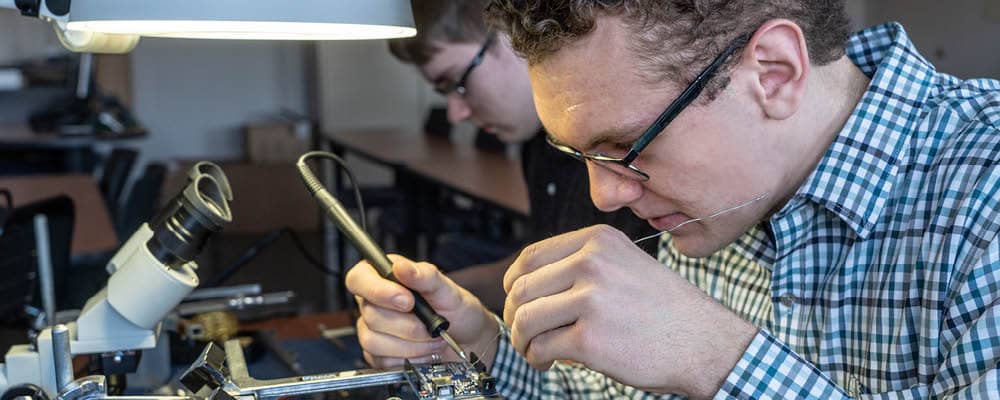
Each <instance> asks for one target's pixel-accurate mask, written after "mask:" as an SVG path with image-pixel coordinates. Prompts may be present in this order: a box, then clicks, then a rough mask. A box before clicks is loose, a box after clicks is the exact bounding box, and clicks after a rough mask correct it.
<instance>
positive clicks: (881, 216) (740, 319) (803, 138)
mask: <svg viewBox="0 0 1000 400" xmlns="http://www.w3.org/2000/svg"><path fill="white" fill-rule="evenodd" d="M487 15H488V18H489V19H490V20H491V21H493V23H494V24H495V25H496V26H497V27H499V28H500V29H501V30H503V31H505V32H507V33H508V34H509V35H510V37H511V42H512V44H513V48H514V49H515V50H517V51H518V52H519V53H520V54H522V55H523V56H524V57H525V58H526V59H527V60H528V65H529V68H528V69H529V74H530V76H531V83H532V88H533V90H534V98H535V105H536V108H537V110H538V115H539V117H540V118H541V121H542V123H543V125H544V126H545V127H546V129H547V131H548V132H549V136H550V137H549V139H550V142H551V143H552V145H553V146H554V147H555V148H557V149H560V150H561V151H563V152H566V153H568V154H572V155H574V156H575V157H577V158H579V159H581V160H583V161H585V162H586V164H587V167H588V171H589V175H590V188H591V190H590V194H591V198H592V200H593V202H594V204H595V205H596V206H597V207H598V208H600V209H602V210H609V211H610V210H616V209H619V208H623V207H628V208H630V209H632V211H633V212H635V213H636V214H638V215H640V216H641V217H643V218H645V219H646V220H647V221H648V222H649V223H650V224H651V225H652V226H654V227H655V228H657V229H660V230H665V231H667V230H669V231H671V233H670V234H669V235H664V236H663V237H662V238H661V252H660V259H659V260H654V259H652V258H650V257H648V256H647V255H645V254H644V253H643V252H641V251H638V250H637V249H636V248H635V246H634V245H633V244H632V242H631V241H630V240H629V238H627V237H625V235H622V234H621V233H620V232H618V231H616V230H614V229H611V228H608V227H605V226H597V227H590V228H585V229H581V230H578V231H575V232H571V233H568V234H564V235H560V236H557V237H554V238H550V239H547V240H544V241H541V242H538V243H535V244H533V245H532V246H529V247H527V248H526V249H525V250H524V251H522V253H521V255H520V256H519V257H518V259H517V260H516V261H515V262H514V264H513V265H512V266H511V268H510V270H509V271H508V272H507V274H506V276H505V279H504V288H505V289H506V290H507V291H508V298H507V303H506V308H505V311H504V316H503V321H494V317H493V316H491V315H490V314H488V313H487V312H485V311H484V309H483V308H482V307H481V306H479V305H478V303H477V302H476V300H475V299H474V298H472V297H471V296H470V295H469V294H468V293H467V292H464V291H462V290H460V289H458V288H457V287H456V286H455V285H454V284H453V283H451V282H450V281H448V280H447V279H442V278H441V277H440V275H439V274H438V273H437V272H436V270H435V269H434V268H433V266H430V265H427V264H423V263H414V262H410V261H408V260H405V259H401V258H397V259H396V260H397V263H396V265H395V271H396V274H397V276H398V277H399V279H400V281H401V282H402V283H403V284H405V285H407V286H409V287H412V288H414V289H415V290H417V291H419V292H421V293H422V294H423V295H424V297H425V298H427V299H428V301H430V303H431V305H432V306H433V307H435V308H436V309H438V310H439V311H440V312H441V313H442V314H443V315H445V316H446V317H448V318H450V319H451V321H452V332H451V333H452V334H453V337H455V338H456V339H457V340H459V341H460V342H461V343H462V344H463V345H464V346H466V348H468V349H472V350H479V351H483V350H482V349H486V357H487V360H489V361H491V363H490V365H491V367H492V374H493V375H494V376H496V377H497V379H498V387H499V388H500V390H501V392H502V393H503V394H504V395H506V396H507V397H510V398H518V399H520V398H621V397H627V398H646V397H655V396H657V395H663V396H664V397H669V395H667V394H678V395H683V396H688V397H694V398H709V397H715V398H739V399H750V398H778V399H789V398H821V399H828V398H850V397H862V398H972V399H974V398H995V397H996V396H997V393H1000V330H998V328H997V327H998V326H1000V306H998V304H1000V290H998V288H1000V237H998V236H997V233H998V231H1000V203H998V202H997V201H996V199H997V198H998V196H1000V163H998V160H1000V128H998V127H1000V82H997V81H994V80H986V79H981V80H967V81H963V80H960V79H958V78H955V77H953V76H949V75H946V74H943V73H939V72H937V71H936V70H935V69H934V67H933V66H932V65H930V63H929V62H928V61H927V60H926V59H924V58H923V57H922V56H920V54H919V53H918V52H917V50H916V49H915V47H914V46H913V44H912V43H911V42H910V40H909V38H908V37H907V35H906V32H905V31H904V30H903V27H902V26H900V25H898V24H895V23H889V24H885V25H881V26H876V27H873V28H870V29H867V30H864V31H862V32H859V33H856V34H854V35H849V34H848V30H847V25H848V23H847V18H846V17H845V13H844V4H843V2H842V1H836V0H812V1H806V0H758V1H749V0H730V1H722V0H589V1H588V0H573V1H548V0H493V1H492V2H491V4H490V6H489V7H488V8H487ZM726 249H735V250H734V251H738V252H740V253H742V254H744V255H745V256H747V257H749V258H751V259H753V260H754V261H755V263H756V264H759V265H762V266H764V268H765V273H766V279H764V280H763V282H764V283H765V284H760V283H761V282H762V280H761V277H760V274H758V273H749V274H748V273H747V271H746V270H744V269H742V268H732V267H731V266H730V265H725V264H713V263H705V264H691V263H689V262H688V260H689V258H692V257H693V258H703V257H709V258H711V257H714V254H717V252H718V251H727V250H726ZM692 265H695V266H694V267H692ZM664 266H666V268H664ZM348 285H349V287H350V288H351V290H353V291H354V292H355V293H357V294H358V295H359V296H360V297H362V298H364V300H365V308H364V309H363V310H362V311H363V317H362V320H361V322H359V327H360V326H364V329H365V332H368V333H369V334H366V337H365V338H363V343H364V345H365V349H366V351H368V352H370V353H372V354H379V355H380V357H381V360H382V361H383V362H384V363H389V362H393V361H394V360H397V359H398V358H399V357H422V356H427V355H429V354H434V353H442V354H444V353H445V351H446V350H445V349H446V347H445V346H444V345H442V344H441V343H440V342H439V341H438V340H431V339H430V338H428V337H427V335H426V334H424V333H422V330H421V329H417V328H418V327H419V325H418V323H417V322H415V319H414V318H412V317H410V316H408V315H405V314H403V313H402V312H403V311H406V310H408V307H410V306H411V304H412V299H411V298H409V297H407V295H406V292H404V291H403V289H402V288H401V287H400V286H398V285H394V284H389V283H385V282H384V281H381V280H379V278H378V276H377V275H376V274H374V272H372V271H371V269H370V268H355V270H354V271H352V274H351V276H349V283H348ZM397 300H398V301H400V302H399V303H395V302H394V301H397ZM498 322H499V323H498ZM498 325H499V328H498ZM498 330H499V333H498ZM496 336H499V340H498V343H499V344H498V345H492V344H491V343H492V340H493V338H494V337H496ZM532 367H533V368H532Z"/></svg>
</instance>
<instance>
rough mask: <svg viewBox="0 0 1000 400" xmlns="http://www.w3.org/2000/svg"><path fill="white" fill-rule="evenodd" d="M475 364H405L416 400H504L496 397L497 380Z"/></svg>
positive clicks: (480, 365)
mask: <svg viewBox="0 0 1000 400" xmlns="http://www.w3.org/2000/svg"><path fill="white" fill-rule="evenodd" d="M474 363H475V366H474V365H473V364H471V363H443V364H422V365H416V366H414V365H413V364H410V363H409V362H407V363H406V371H407V380H408V381H409V383H410V388H411V389H412V390H413V392H414V394H415V395H416V397H417V399H419V400H479V399H503V397H501V396H500V394H498V393H497V390H496V380H495V379H494V378H493V377H492V376H490V375H489V374H487V373H486V372H485V368H483V367H482V364H481V363H479V362H475V361H474Z"/></svg>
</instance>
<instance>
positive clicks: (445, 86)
mask: <svg viewBox="0 0 1000 400" xmlns="http://www.w3.org/2000/svg"><path fill="white" fill-rule="evenodd" d="M494 37H496V36H495V35H493V34H489V35H487V37H486V40H485V41H483V46H482V47H480V48H479V52H477V53H476V56H475V57H473V58H472V61H469V66H468V67H466V68H465V72H462V75H461V77H459V78H458V80H457V81H455V82H449V81H447V80H444V81H441V82H439V83H437V84H435V85H434V91H436V92H438V93H440V94H441V95H442V96H447V95H449V94H451V93H452V92H454V93H458V94H459V95H462V96H465V95H466V93H468V92H469V90H468V89H466V87H465V84H466V82H467V81H468V80H469V75H470V74H472V70H474V69H476V67H478V66H479V64H482V63H483V58H485V56H486V50H488V49H489V48H490V45H491V44H492V43H493V38H494Z"/></svg>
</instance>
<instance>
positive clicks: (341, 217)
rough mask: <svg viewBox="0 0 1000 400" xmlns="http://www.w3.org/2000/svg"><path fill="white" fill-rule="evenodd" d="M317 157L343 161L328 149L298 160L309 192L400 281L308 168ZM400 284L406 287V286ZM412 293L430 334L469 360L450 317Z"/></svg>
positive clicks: (380, 267)
mask: <svg viewBox="0 0 1000 400" xmlns="http://www.w3.org/2000/svg"><path fill="white" fill-rule="evenodd" d="M314 157H322V158H328V159H332V160H334V161H336V162H339V163H341V164H343V161H342V160H340V158H339V157H337V156H336V155H335V154H332V153H329V152H325V151H313V152H309V153H306V154H304V155H302V157H300V158H299V161H298V162H297V163H296V166H297V167H298V168H299V174H300V175H301V176H302V180H303V181H304V182H305V184H306V187H308V188H309V192H310V193H312V195H313V197H315V198H316V200H317V201H319V203H320V204H321V205H322V206H323V210H325V211H326V214H327V215H328V216H329V217H330V218H331V219H332V220H333V222H334V224H336V225H337V228H338V229H340V231H341V232H342V233H343V234H344V235H345V236H347V239H348V240H350V241H351V243H352V244H354V247H356V248H357V249H358V251H359V252H360V253H361V255H362V256H363V257H364V258H365V260H368V262H369V263H371V264H372V266H374V267H375V270H376V271H378V273H379V274H380V275H382V277H383V278H385V279H388V280H390V281H392V282H396V283H399V281H398V280H397V279H396V276H395V275H393V273H392V261H390V260H389V257H387V256H386V255H385V252H384V251H382V249H381V248H380V247H379V246H378V244H376V243H375V241H374V240H372V238H371V236H369V235H368V233H367V232H365V230H364V229H362V228H361V227H360V226H358V224H357V223H356V222H355V221H354V219H353V218H351V215H350V214H348V212H347V210H346V209H344V206H343V205H341V204H340V202H339V201H337V199H336V198H334V197H333V196H332V195H330V193H329V192H328V191H327V190H326V188H325V187H324V186H323V184H322V183H320V181H319V179H317V178H316V176H315V175H314V174H313V173H312V171H311V170H310V169H309V166H308V165H306V161H307V160H309V159H310V158H314ZM359 204H360V203H359ZM400 285H401V286H404V287H405V285H402V284H400ZM410 293H412V294H413V298H414V300H415V301H414V305H413V313H414V314H416V315H417V318H419V319H420V321H421V322H423V324H424V326H425V327H427V332H428V333H429V334H430V335H431V337H435V338H436V337H441V338H442V339H444V341H445V342H447V343H448V346H450V347H451V349H452V350H454V351H455V353H456V354H458V356H459V357H460V358H461V359H462V360H464V361H466V362H468V361H469V359H468V357H467V356H466V354H465V351H463V350H462V348H461V347H460V346H459V345H458V343H456V342H455V340H454V339H452V338H451V336H450V335H448V332H447V331H448V327H449V325H450V323H449V322H448V320H447V319H445V318H444V317H442V316H441V315H440V314H438V313H437V312H436V311H434V309H433V308H431V306H430V304H428V303H427V300H425V299H424V298H423V297H422V296H420V294H419V293H417V292H416V291H414V290H412V289H410Z"/></svg>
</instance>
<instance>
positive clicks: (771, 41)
mask: <svg viewBox="0 0 1000 400" xmlns="http://www.w3.org/2000/svg"><path fill="white" fill-rule="evenodd" d="M742 64H743V66H744V67H747V68H749V70H750V71H751V73H752V74H753V79H752V82H751V94H752V95H753V96H754V98H755V99H756V101H757V103H758V104H759V105H760V108H761V110H762V111H763V112H764V115H766V116H767V117H768V118H771V119H777V120H782V119H786V118H789V117H791V116H792V115H794V114H795V112H796V111H797V110H798V109H799V106H800V105H801V103H802V99H803V98H804V97H805V91H806V78H807V77H808V75H809V70H810V69H809V51H808V49H807V47H806V39H805V35H804V34H803V33H802V29H801V28H799V26H798V25H796V24H795V23H794V22H792V21H789V20H786V19H775V20H770V21H767V22H766V23H764V25H762V26H761V27H760V28H759V29H757V32H756V33H754V35H753V37H751V38H750V41H749V42H748V43H747V46H746V48H745V49H744V51H743V60H742Z"/></svg>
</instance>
